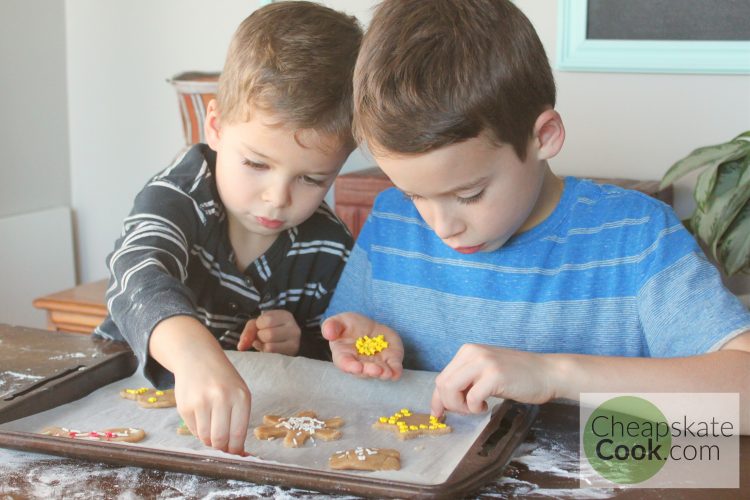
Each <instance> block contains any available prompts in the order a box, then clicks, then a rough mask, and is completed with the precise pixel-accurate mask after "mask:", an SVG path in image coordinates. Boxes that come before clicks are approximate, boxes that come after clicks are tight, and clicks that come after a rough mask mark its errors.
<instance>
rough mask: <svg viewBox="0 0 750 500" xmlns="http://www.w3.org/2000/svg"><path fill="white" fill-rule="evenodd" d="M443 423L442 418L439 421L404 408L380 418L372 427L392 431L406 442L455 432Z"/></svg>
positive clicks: (428, 415) (425, 414) (426, 414)
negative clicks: (419, 437)
mask: <svg viewBox="0 0 750 500" xmlns="http://www.w3.org/2000/svg"><path fill="white" fill-rule="evenodd" d="M442 421H443V419H442V418H441V419H438V418H436V417H433V416H432V415H430V414H428V413H412V412H411V411H409V409H408V408H402V409H401V411H397V412H396V413H394V414H393V415H391V416H390V417H380V418H379V419H378V421H377V422H375V423H374V424H372V427H373V428H374V429H382V430H386V431H391V432H393V433H395V434H396V436H398V438H399V439H401V440H404V439H412V438H415V437H418V436H421V435H423V434H426V435H430V436H436V435H440V434H448V433H450V432H453V429H451V427H450V426H448V425H446V424H444V423H443V422H442Z"/></svg>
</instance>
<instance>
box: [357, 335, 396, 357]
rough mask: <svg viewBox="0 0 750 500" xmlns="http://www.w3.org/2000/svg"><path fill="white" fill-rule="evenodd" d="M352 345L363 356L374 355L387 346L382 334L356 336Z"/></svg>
mask: <svg viewBox="0 0 750 500" xmlns="http://www.w3.org/2000/svg"><path fill="white" fill-rule="evenodd" d="M354 346H355V347H356V348H357V352H358V353H360V354H362V355H363V356H374V355H375V354H377V353H379V352H380V351H382V350H383V349H385V348H386V347H388V342H386V340H385V339H384V338H383V336H382V335H378V336H377V337H373V338H370V337H369V336H367V335H365V336H364V337H360V338H358V339H357V342H356V343H355V344H354Z"/></svg>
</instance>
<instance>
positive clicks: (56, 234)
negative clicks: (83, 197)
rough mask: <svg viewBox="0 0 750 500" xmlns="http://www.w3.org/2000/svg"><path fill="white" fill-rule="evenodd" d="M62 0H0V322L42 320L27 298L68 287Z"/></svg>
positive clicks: (71, 278) (71, 280) (70, 263)
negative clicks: (1, 102) (0, 107)
mask: <svg viewBox="0 0 750 500" xmlns="http://www.w3.org/2000/svg"><path fill="white" fill-rule="evenodd" d="M64 7H65V5H64V2H63V0H44V1H43V0H3V1H2V2H0V67H2V68H3V69H2V77H0V95H1V96H2V99H3V107H2V109H3V120H2V121H0V150H2V152H3V153H2V155H3V162H2V165H0V238H1V239H2V245H0V277H2V284H0V322H3V323H16V324H24V325H30V326H44V325H45V315H44V313H43V312H41V311H38V310H36V309H34V308H33V307H32V306H31V301H32V300H33V299H34V298H35V297H38V296H39V295H42V294H45V293H49V292H53V291H57V290H60V289H63V288H67V287H70V286H72V285H73V284H74V283H75V267H74V266H75V263H74V259H73V240H72V231H71V215H70V208H69V206H70V203H71V198H70V165H69V163H68V160H69V152H68V124H67V121H68V114H67V85H66V80H65V8H64Z"/></svg>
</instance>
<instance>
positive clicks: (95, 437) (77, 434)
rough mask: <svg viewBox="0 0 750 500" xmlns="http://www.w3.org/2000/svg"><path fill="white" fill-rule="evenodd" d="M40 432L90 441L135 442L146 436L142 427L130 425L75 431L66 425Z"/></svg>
mask: <svg viewBox="0 0 750 500" xmlns="http://www.w3.org/2000/svg"><path fill="white" fill-rule="evenodd" d="M42 434H46V435H47V436H55V437H69V438H71V439H87V440H90V441H123V442H127V443H137V442H138V441H142V440H143V438H145V437H146V432H145V431H144V430H143V429H134V428H132V427H114V428H112V429H104V430H103V431H77V430H75V429H68V428H66V427H47V428H46V429H44V430H43V431H42Z"/></svg>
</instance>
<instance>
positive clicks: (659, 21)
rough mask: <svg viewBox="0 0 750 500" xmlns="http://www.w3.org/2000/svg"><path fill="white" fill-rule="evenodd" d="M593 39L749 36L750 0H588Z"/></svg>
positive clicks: (742, 38) (589, 35) (741, 38)
mask: <svg viewBox="0 0 750 500" xmlns="http://www.w3.org/2000/svg"><path fill="white" fill-rule="evenodd" d="M587 11H588V12H587V13H588V16H587V30H586V37H587V38H588V39H592V40H704V41H708V40H717V41H745V40H750V0H589V1H588V7H587Z"/></svg>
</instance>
